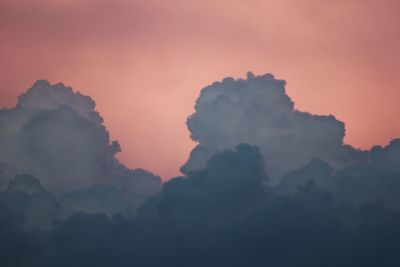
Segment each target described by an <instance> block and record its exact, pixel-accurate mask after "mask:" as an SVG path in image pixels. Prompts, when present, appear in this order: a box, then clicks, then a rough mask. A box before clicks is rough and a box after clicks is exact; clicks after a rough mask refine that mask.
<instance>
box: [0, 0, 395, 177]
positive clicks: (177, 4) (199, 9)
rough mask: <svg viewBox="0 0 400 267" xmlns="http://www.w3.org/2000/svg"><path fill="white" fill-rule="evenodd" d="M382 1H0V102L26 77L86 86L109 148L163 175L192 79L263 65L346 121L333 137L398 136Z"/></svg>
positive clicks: (175, 168)
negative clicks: (111, 143)
mask: <svg viewBox="0 0 400 267" xmlns="http://www.w3.org/2000/svg"><path fill="white" fill-rule="evenodd" d="M399 5H400V4H399V3H398V1H394V0H382V1H372V0H347V1H344V0H338V1H330V2H325V1H324V3H323V4H322V1H317V0H271V1H257V0H252V1H237V0H230V1H227V0H220V1H215V0H214V1H209V0H202V1H197V0H193V1H184V0H171V1H156V0H147V1H128V0H115V1H106V0H99V1H93V0H60V1H52V0H2V1H0V32H1V36H2V37H1V39H0V72H1V73H2V74H1V75H0V107H12V106H14V105H15V103H16V98H17V96H18V95H20V94H22V93H23V92H24V91H26V90H27V89H28V88H29V87H31V86H32V84H33V83H34V82H35V81H36V80H38V79H46V80H49V81H50V82H51V83H58V82H63V83H64V84H66V85H68V86H71V87H73V88H74V89H75V90H77V91H80V92H81V93H83V94H86V95H90V96H91V97H92V98H93V99H94V100H95V101H96V104H97V110H98V111H99V112H100V113H101V114H102V116H103V118H104V120H105V125H106V126H107V128H108V129H109V131H110V133H111V136H112V139H116V140H118V141H119V142H120V143H121V146H122V150H123V151H122V152H121V153H120V154H119V158H120V159H121V161H122V162H123V163H125V164H126V165H127V166H129V167H142V168H145V169H149V170H151V171H153V172H155V173H157V174H159V175H161V176H162V177H163V178H168V177H171V176H174V175H177V174H178V173H179V167H180V166H181V165H182V164H183V163H184V162H185V160H186V159H187V157H188V154H189V152H190V150H191V149H192V148H193V147H194V145H195V143H194V142H192V141H191V140H190V138H189V131H188V130H187V127H186V125H185V122H186V118H187V117H188V116H189V115H190V114H191V113H193V112H194V102H195V100H196V98H197V97H198V94H199V92H200V90H201V88H203V87H205V86H206V85H208V84H210V83H212V82H214V81H216V80H222V79H223V78H224V77H227V76H232V77H235V78H238V77H245V76H246V72H247V71H252V72H254V73H255V74H264V73H273V74H274V75H275V76H276V77H277V78H278V79H284V80H286V81H287V87H286V90H287V93H288V95H289V96H290V97H291V98H292V100H293V101H294V102H295V107H296V108H297V109H299V110H302V111H308V112H311V113H314V114H333V115H335V116H336V117H337V119H339V120H341V121H343V122H345V123H346V137H345V142H347V143H349V144H351V145H353V146H355V147H358V148H370V147H371V146H372V145H375V144H382V145H384V144H387V143H388V141H389V140H391V139H392V138H394V137H396V136H400V124H398V114H399V112H400V105H398V99H399V96H400V90H399V89H398V87H399V85H400V76H399V75H398V74H397V70H398V68H399V65H400V63H398V62H400V61H399V59H400V49H399V48H398V47H399V41H400V22H399V19H398V14H397V10H399V8H400V7H399Z"/></svg>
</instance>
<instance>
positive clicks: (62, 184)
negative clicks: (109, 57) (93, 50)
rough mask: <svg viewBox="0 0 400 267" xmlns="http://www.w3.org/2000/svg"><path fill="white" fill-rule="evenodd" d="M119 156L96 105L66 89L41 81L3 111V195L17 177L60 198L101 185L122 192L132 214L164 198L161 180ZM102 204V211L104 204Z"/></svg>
mask: <svg viewBox="0 0 400 267" xmlns="http://www.w3.org/2000/svg"><path fill="white" fill-rule="evenodd" d="M119 151H120V146H119V144H118V142H116V141H111V140H110V137H109V133H108V132H107V130H106V128H105V126H104V125H103V119H102V118H101V116H100V115H99V113H98V112H96V111H95V102H94V101H93V100H92V99H91V98H90V97H88V96H84V95H82V94H80V93H78V92H74V91H73V90H72V89H71V88H70V87H66V86H64V85H63V84H56V85H51V84H49V83H48V82H47V81H38V82H36V83H35V84H34V85H33V86H32V88H30V89H29V90H28V91H27V92H26V93H25V94H23V95H21V96H20V97H19V98H18V103H17V105H16V107H15V108H12V109H8V110H0V188H2V189H3V190H4V189H5V188H6V187H7V184H8V182H9V181H10V180H11V179H12V178H13V177H14V176H15V175H16V174H24V173H29V174H32V175H34V176H35V177H37V179H39V180H40V182H41V184H42V185H43V187H44V188H46V190H48V191H49V192H51V193H52V194H54V196H55V197H56V198H60V197H61V196H62V195H63V194H64V193H67V192H71V191H79V190H86V189H87V190H89V191H90V190H91V189H89V188H92V187H93V186H95V185H96V184H102V185H105V186H108V187H111V188H116V189H117V190H119V191H120V194H122V197H123V198H124V199H125V200H126V201H127V202H128V204H127V205H128V206H129V208H128V210H129V212H130V213H131V212H133V211H134V210H135V209H136V208H137V206H139V205H140V203H141V202H142V201H143V200H144V199H145V198H147V197H149V196H152V195H154V194H157V193H158V192H159V190H160V178H159V177H158V176H155V175H153V174H152V173H150V172H147V171H144V170H140V169H138V170H131V169H128V168H127V167H125V166H124V165H122V164H121V163H120V162H119V161H118V160H117V159H116V158H115V157H114V156H115V154H116V153H117V152H119ZM89 191H88V192H87V193H88V194H89ZM81 192H82V191H81ZM83 192H85V191H83ZM103 193H104V192H103ZM107 195H108V194H106V193H105V197H107ZM81 199H83V198H81ZM99 199H100V198H98V199H97V200H99ZM95 202H96V201H95ZM97 202H98V207H100V206H101V205H103V204H104V203H101V201H100V202H99V201H97ZM81 204H82V205H83V203H81ZM77 206H79V204H77ZM116 206H118V204H116ZM116 206H115V207H116ZM93 208H94V206H93ZM94 210H96V209H95V208H94ZM85 211H88V209H85ZM116 211H119V209H117V210H116ZM107 213H109V212H107Z"/></svg>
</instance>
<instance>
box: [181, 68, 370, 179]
mask: <svg viewBox="0 0 400 267" xmlns="http://www.w3.org/2000/svg"><path fill="white" fill-rule="evenodd" d="M187 125H188V128H189V130H190V132H191V137H192V139H193V140H194V141H197V142H198V143H199V144H198V146H196V148H194V149H193V151H192V152H191V154H190V158H189V160H188V161H187V162H186V164H185V165H184V166H183V167H182V171H183V172H184V173H188V172H189V171H191V170H196V169H200V168H202V167H204V166H205V163H206V162H207V160H208V159H209V158H210V157H211V155H212V154H213V153H214V152H216V151H219V150H222V149H226V148H232V147H235V146H236V145H237V144H239V143H247V144H251V145H256V146H258V147H259V148H260V150H261V152H262V155H263V156H264V158H265V161H266V163H267V165H268V167H267V170H268V173H269V174H270V175H271V177H272V178H274V179H276V178H279V177H281V176H282V175H284V174H286V173H287V172H289V171H292V170H294V169H297V168H300V167H301V166H303V165H305V164H306V163H307V162H308V161H310V160H311V159H312V158H315V157H316V158H321V159H324V160H326V161H328V162H329V163H330V164H332V165H333V166H335V167H344V166H348V165H351V164H357V163H362V162H365V161H366V160H367V157H368V155H367V153H366V152H361V151H357V150H355V149H353V148H352V147H350V146H348V145H344V144H343V138H344V135H345V128H344V124H343V123H342V122H340V121H338V120H336V119H335V117H333V116H331V115H330V116H318V115H312V114H309V113H306V112H301V111H298V110H295V109H294V103H293V101H292V100H291V99H290V98H289V97H288V96H287V95H286V93H285V81H283V80H277V79H275V78H274V76H273V75H271V74H266V75H263V76H254V75H253V74H251V73H249V74H248V76H247V79H246V80H242V79H238V80H234V79H232V78H225V79H224V80H223V81H222V82H215V83H213V84H212V85H210V86H207V87H205V88H204V89H203V90H202V91H201V94H200V96H199V98H198V99H197V101H196V105H195V113H194V114H192V115H191V116H190V117H189V118H188V120H187Z"/></svg>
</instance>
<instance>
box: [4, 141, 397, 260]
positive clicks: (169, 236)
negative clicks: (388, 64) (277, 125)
mask: <svg viewBox="0 0 400 267" xmlns="http://www.w3.org/2000/svg"><path fill="white" fill-rule="evenodd" d="M308 174H310V178H311V179H310V180H306V179H304V178H302V177H306V176H307V175H308ZM353 174H354V173H353ZM337 175H338V176H336V175H335V174H332V168H331V167H329V166H328V165H327V163H325V162H323V161H321V160H313V161H312V162H310V163H309V164H308V165H307V166H305V167H303V168H301V169H299V170H296V171H294V172H292V173H291V174H290V175H289V176H287V177H289V178H285V180H289V179H295V176H298V177H299V180H300V181H299V182H298V187H297V189H294V187H293V186H292V185H291V184H289V183H287V182H284V180H282V183H285V184H288V185H289V187H290V188H291V190H287V191H284V194H282V190H281V189H282V188H279V187H284V186H286V185H285V184H282V185H277V186H274V187H266V186H265V185H264V184H263V182H264V181H265V180H266V179H267V176H266V175H265V174H264V162H263V159H262V157H261V154H260V152H259V150H258V148H257V147H254V146H249V145H245V144H241V145H240V146H238V147H237V148H235V149H234V150H224V151H221V152H219V153H217V154H215V155H213V156H212V157H211V159H210V160H209V161H208V162H207V164H206V167H205V168H204V169H203V170H199V171H194V172H192V173H190V174H189V175H188V176H185V177H177V178H174V179H172V180H170V181H168V182H166V183H165V184H164V186H163V189H162V192H161V193H160V194H159V195H158V196H156V197H153V198H151V199H149V200H148V201H147V202H146V203H145V204H144V205H143V206H142V207H141V210H140V212H139V214H138V215H137V216H135V217H133V218H132V219H127V218H125V217H124V216H121V215H114V216H113V217H112V218H110V216H106V214H93V213H92V214H87V213H77V214H74V215H72V216H71V217H69V219H68V220H66V221H61V222H58V223H57V224H56V226H55V228H52V229H51V230H50V231H39V232H36V233H34V232H32V231H27V230H18V229H20V228H18V225H16V226H14V228H13V229H8V232H6V231H5V229H6V226H4V225H2V227H0V230H1V231H0V235H1V237H4V239H0V246H3V247H5V251H10V247H11V248H13V247H15V246H17V245H19V246H22V245H23V244H25V245H24V246H22V248H23V252H22V253H21V254H20V255H18V256H19V257H18V258H16V256H15V253H10V254H7V255H4V256H5V257H4V259H5V261H7V260H8V262H11V263H13V264H15V263H20V262H29V266H115V265H118V266H146V267H147V266H332V267H334V266H352V267H354V266H360V267H361V266H396V264H397V263H398V262H399V260H400V258H399V255H398V250H399V249H400V246H399V241H400V231H399V225H400V212H398V211H393V210H391V209H388V208H387V207H385V201H384V200H383V201H381V200H376V199H374V198H370V199H368V200H367V199H366V200H367V201H366V202H364V203H359V204H357V205H353V204H354V203H350V202H347V201H343V200H344V199H345V196H344V195H347V196H350V197H351V196H352V194H353V190H354V188H356V187H357V186H358V187H360V188H362V187H363V184H362V181H363V179H364V178H363V177H358V178H357V179H355V180H352V181H351V182H350V183H352V184H353V185H354V186H353V188H349V187H345V186H343V185H341V183H342V181H341V179H340V177H341V178H342V179H344V177H345V173H344V172H342V173H341V174H337ZM324 176H328V177H324ZM326 178H329V179H333V181H335V182H331V185H330V186H329V188H330V189H326V188H328V186H325V189H321V188H320V186H319V183H318V182H315V183H311V182H310V181H312V180H316V181H319V180H321V181H322V180H323V179H326ZM392 178H394V177H392ZM392 178H390V179H392ZM396 178H397V179H399V175H397V176H396ZM379 179H388V177H383V176H382V177H379ZM390 179H389V180H390ZM334 184H336V185H334ZM396 187H397V188H400V186H399V185H396ZM346 189H347V190H349V191H347V192H346ZM101 190H103V189H101ZM85 195H86V194H85ZM9 220H11V219H9ZM14 220H16V219H14ZM0 222H2V223H3V224H6V225H8V224H7V223H6V222H5V221H4V220H3V221H0ZM10 236H11V237H10ZM11 241H12V242H11ZM24 242H25V243H24ZM7 245H9V246H10V247H7ZM0 253H2V252H0ZM13 266H15V265H13ZM22 266H23V265H22Z"/></svg>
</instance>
